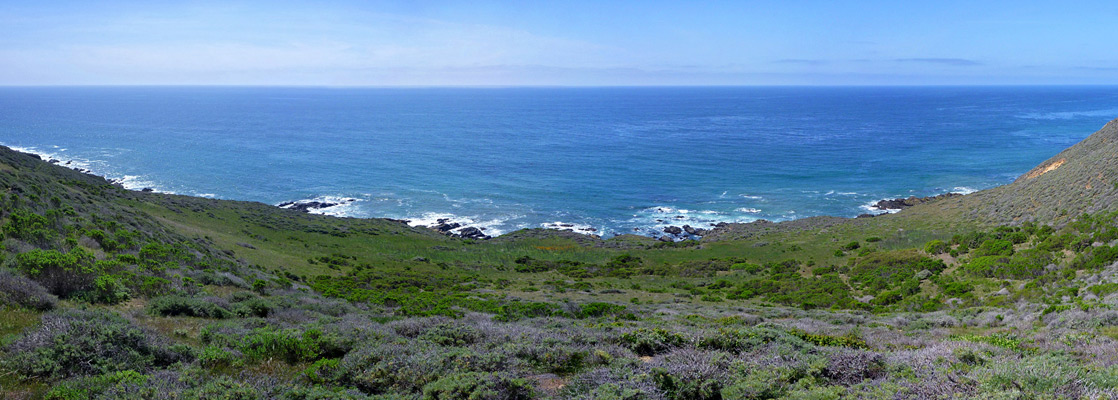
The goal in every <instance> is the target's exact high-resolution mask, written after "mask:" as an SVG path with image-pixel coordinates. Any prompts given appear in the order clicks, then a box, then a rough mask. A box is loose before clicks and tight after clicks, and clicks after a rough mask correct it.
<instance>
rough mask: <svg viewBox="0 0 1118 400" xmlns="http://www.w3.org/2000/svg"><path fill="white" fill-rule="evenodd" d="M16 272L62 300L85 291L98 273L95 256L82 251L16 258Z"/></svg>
mask: <svg viewBox="0 0 1118 400" xmlns="http://www.w3.org/2000/svg"><path fill="white" fill-rule="evenodd" d="M16 268H17V269H19V270H20V271H22V272H23V273H24V274H26V275H27V276H29V277H31V279H34V280H35V281H36V282H39V283H40V284H42V285H43V287H45V288H47V290H49V291H50V292H51V293H54V294H55V295H58V296H59V297H72V296H74V295H76V294H77V293H78V292H80V291H83V290H86V289H88V288H89V286H90V285H91V284H92V283H93V280H94V279H95V278H96V276H97V274H98V272H100V271H99V270H98V269H97V268H96V267H95V265H94V264H93V254H92V253H90V252H89V251H88V250H85V249H84V248H82V247H78V248H75V249H73V250H71V251H70V252H68V253H63V252H60V251H58V250H41V249H34V250H31V251H28V252H24V253H20V254H17V255H16Z"/></svg>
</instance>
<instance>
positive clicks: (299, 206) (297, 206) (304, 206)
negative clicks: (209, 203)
mask: <svg viewBox="0 0 1118 400" xmlns="http://www.w3.org/2000/svg"><path fill="white" fill-rule="evenodd" d="M144 191H145V192H146V191H147V189H145V190H144ZM340 204H342V203H331V202H326V201H306V202H295V201H289V202H286V203H280V205H279V208H286V209H288V210H297V211H302V212H311V210H318V209H322V208H328V207H333V206H336V205H340Z"/></svg>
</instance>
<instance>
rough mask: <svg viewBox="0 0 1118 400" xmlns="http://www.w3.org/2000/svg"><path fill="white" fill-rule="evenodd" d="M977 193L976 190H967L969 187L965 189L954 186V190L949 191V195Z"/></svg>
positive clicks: (964, 187)
mask: <svg viewBox="0 0 1118 400" xmlns="http://www.w3.org/2000/svg"><path fill="white" fill-rule="evenodd" d="M977 191H978V189H973V188H969V187H966V186H956V187H955V188H954V189H951V193H958V194H971V193H974V192H977Z"/></svg>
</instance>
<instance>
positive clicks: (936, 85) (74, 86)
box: [0, 83, 1118, 89]
mask: <svg viewBox="0 0 1118 400" xmlns="http://www.w3.org/2000/svg"><path fill="white" fill-rule="evenodd" d="M98 87H100V88H108V87H136V88H140V87H150V88H158V87H163V88H306V89H312V88H318V89H518V88H524V89H531V88H538V89H548V88H554V89H565V88H569V89H594V88H781V87H785V88H823V87H834V88H843V87H846V88H857V87H862V88H887V87H895V88H902V87H929V88H932V87H941V88H951V87H957V88H958V87H1118V83H1020V84H1005V83H999V84H919V83H916V84H725V85H704V84H694V85H673V84H664V85H625V84H619V85H577V84H576V85H300V84H206V83H202V84H146V83H140V84H0V88H98Z"/></svg>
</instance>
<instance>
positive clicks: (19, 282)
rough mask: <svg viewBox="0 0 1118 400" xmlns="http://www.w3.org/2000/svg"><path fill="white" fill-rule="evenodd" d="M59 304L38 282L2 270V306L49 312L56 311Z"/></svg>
mask: <svg viewBox="0 0 1118 400" xmlns="http://www.w3.org/2000/svg"><path fill="white" fill-rule="evenodd" d="M57 304H58V298H57V297H55V296H54V295H52V294H50V293H49V292H47V289H46V288H44V287H43V286H42V285H40V284H39V283H38V282H35V281H33V280H31V279H28V278H26V277H23V276H20V275H18V274H16V273H14V272H12V271H9V270H6V269H0V305H10V306H17V307H26V308H30V309H33V310H39V311H47V310H51V309H54V307H55V306H57Z"/></svg>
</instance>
